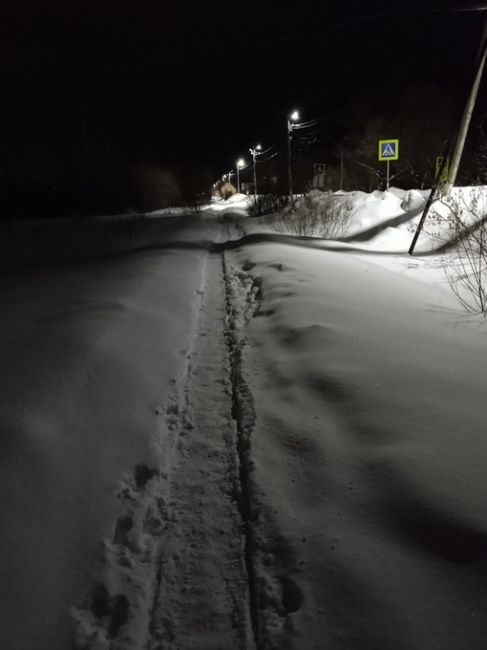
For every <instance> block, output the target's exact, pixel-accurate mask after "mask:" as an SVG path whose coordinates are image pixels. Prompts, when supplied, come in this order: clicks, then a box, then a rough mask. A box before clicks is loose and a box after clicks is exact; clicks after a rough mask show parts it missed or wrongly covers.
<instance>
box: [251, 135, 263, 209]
mask: <svg viewBox="0 0 487 650" xmlns="http://www.w3.org/2000/svg"><path fill="white" fill-rule="evenodd" d="M261 149H262V147H261V146H260V144H258V145H257V146H256V147H255V149H249V151H250V153H251V154H252V162H253V165H254V197H256V196H257V171H256V169H255V166H256V162H257V161H256V158H257V156H258V155H259V154H260V152H261Z"/></svg>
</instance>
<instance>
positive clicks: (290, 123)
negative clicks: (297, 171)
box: [287, 111, 299, 196]
mask: <svg viewBox="0 0 487 650" xmlns="http://www.w3.org/2000/svg"><path fill="white" fill-rule="evenodd" d="M297 120H299V113H298V111H293V112H292V113H291V115H290V116H289V117H288V119H287V170H288V176H289V196H292V193H293V167H292V158H291V156H292V152H291V140H292V137H293V128H294V124H293V122H297Z"/></svg>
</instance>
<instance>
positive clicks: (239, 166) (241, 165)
mask: <svg viewBox="0 0 487 650" xmlns="http://www.w3.org/2000/svg"><path fill="white" fill-rule="evenodd" d="M244 167H245V160H243V158H240V159H239V160H237V192H238V193H239V194H240V170H241V169H243V168H244Z"/></svg>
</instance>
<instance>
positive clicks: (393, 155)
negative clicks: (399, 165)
mask: <svg viewBox="0 0 487 650" xmlns="http://www.w3.org/2000/svg"><path fill="white" fill-rule="evenodd" d="M379 160H380V161H384V160H385V161H386V163H387V181H386V189H387V190H388V189H389V178H390V176H389V163H390V161H391V160H399V140H398V139H397V138H396V139H390V140H379Z"/></svg>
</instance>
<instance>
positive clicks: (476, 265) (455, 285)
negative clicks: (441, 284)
mask: <svg viewBox="0 0 487 650" xmlns="http://www.w3.org/2000/svg"><path fill="white" fill-rule="evenodd" d="M442 203H443V205H446V206H447V207H448V209H449V213H450V215H449V217H450V220H449V222H450V227H451V228H452V230H453V238H452V243H453V248H452V250H451V252H450V253H449V254H448V255H446V256H445V258H444V271H445V273H446V277H447V278H448V282H449V284H450V286H451V288H452V290H453V291H454V293H455V294H456V296H457V297H458V299H459V300H460V302H461V303H462V305H463V306H464V307H465V309H466V310H467V311H471V312H486V311H487V188H486V187H485V186H484V187H472V188H469V189H468V190H467V191H463V192H461V193H457V194H454V195H453V196H450V197H445V198H444V199H443V200H442Z"/></svg>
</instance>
